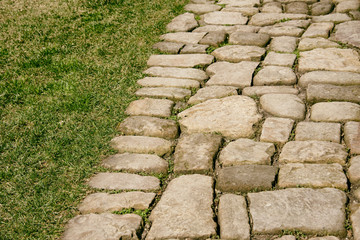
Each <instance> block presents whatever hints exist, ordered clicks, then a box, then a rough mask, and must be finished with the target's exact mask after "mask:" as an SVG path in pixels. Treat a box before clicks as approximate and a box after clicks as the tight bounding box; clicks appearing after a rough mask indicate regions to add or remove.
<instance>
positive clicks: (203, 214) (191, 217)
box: [146, 175, 216, 240]
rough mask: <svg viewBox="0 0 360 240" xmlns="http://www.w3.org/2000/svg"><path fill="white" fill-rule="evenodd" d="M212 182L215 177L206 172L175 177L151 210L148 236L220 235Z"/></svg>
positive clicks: (179, 237) (150, 239)
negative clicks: (217, 228)
mask: <svg viewBox="0 0 360 240" xmlns="http://www.w3.org/2000/svg"><path fill="white" fill-rule="evenodd" d="M212 185H213V180H212V178H211V177H208V176H202V175H184V176H181V177H178V178H175V179H174V180H172V181H171V182H170V183H169V185H168V186H167V188H166V190H165V192H164V194H163V195H162V197H161V199H160V202H159V203H158V204H157V205H156V207H155V208H154V210H153V211H152V212H151V215H150V221H151V222H152V225H151V228H150V231H149V233H148V235H147V237H146V239H147V240H153V239H185V238H192V239H205V238H209V237H211V236H213V235H216V224H215V222H214V220H213V211H212V209H211V206H212V200H213V189H212Z"/></svg>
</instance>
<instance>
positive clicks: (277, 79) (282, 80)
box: [254, 66, 296, 86]
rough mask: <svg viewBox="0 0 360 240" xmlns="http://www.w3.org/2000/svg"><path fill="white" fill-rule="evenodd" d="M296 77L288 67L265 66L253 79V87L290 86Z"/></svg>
mask: <svg viewBox="0 0 360 240" xmlns="http://www.w3.org/2000/svg"><path fill="white" fill-rule="evenodd" d="M295 83H296V75H295V73H294V72H293V70H292V69H291V68H289V67H279V66H265V67H264V68H263V69H261V70H260V71H259V72H258V73H257V74H256V76H255V77H254V85H257V86H259V85H260V86H261V85H292V84H295Z"/></svg>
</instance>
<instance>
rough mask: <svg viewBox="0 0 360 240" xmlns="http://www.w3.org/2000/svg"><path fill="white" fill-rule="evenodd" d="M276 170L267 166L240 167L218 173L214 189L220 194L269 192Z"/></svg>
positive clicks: (229, 168) (224, 169)
mask: <svg viewBox="0 0 360 240" xmlns="http://www.w3.org/2000/svg"><path fill="white" fill-rule="evenodd" d="M276 172H277V168H276V167H273V166H267V165H241V166H233V167H225V168H222V169H220V170H219V171H218V173H217V175H218V176H217V181H216V189H217V190H219V191H222V192H249V191H252V190H270V189H271V188H272V184H273V182H274V181H275V175H276Z"/></svg>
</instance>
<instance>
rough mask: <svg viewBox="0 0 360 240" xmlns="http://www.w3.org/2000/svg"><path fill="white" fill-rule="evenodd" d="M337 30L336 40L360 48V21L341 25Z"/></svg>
mask: <svg viewBox="0 0 360 240" xmlns="http://www.w3.org/2000/svg"><path fill="white" fill-rule="evenodd" d="M335 30H336V31H335V36H334V39H335V40H337V41H340V42H343V43H347V44H350V45H352V46H354V47H358V48H360V21H350V22H345V23H340V24H339V25H337V26H336V28H335Z"/></svg>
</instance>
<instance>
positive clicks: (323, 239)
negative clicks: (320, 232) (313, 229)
mask: <svg viewBox="0 0 360 240" xmlns="http://www.w3.org/2000/svg"><path fill="white" fill-rule="evenodd" d="M309 240H339V238H338V237H335V236H324V237H313V238H309Z"/></svg>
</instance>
